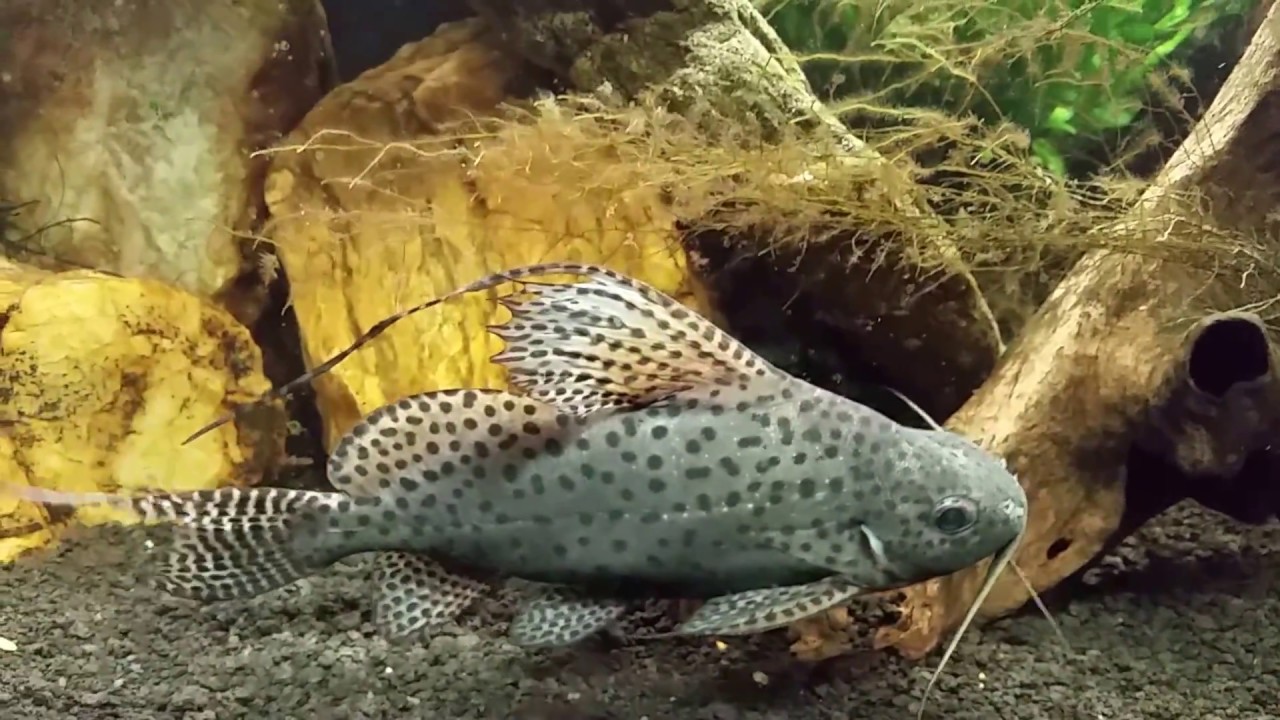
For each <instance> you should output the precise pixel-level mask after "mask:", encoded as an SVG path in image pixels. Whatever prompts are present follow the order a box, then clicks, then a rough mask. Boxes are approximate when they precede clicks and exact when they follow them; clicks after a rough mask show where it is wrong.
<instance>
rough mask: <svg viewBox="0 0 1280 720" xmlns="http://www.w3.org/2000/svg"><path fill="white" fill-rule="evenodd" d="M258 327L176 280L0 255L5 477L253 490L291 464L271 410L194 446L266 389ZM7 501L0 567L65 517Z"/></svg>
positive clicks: (88, 487)
mask: <svg viewBox="0 0 1280 720" xmlns="http://www.w3.org/2000/svg"><path fill="white" fill-rule="evenodd" d="M269 388H270V383H269V382H268V381H267V379H266V378H265V377H264V376H263V374H262V361H261V357H260V355H259V352H258V349H257V346H256V345H254V344H253V342H252V340H251V339H250V337H249V332H248V331H247V330H246V329H244V327H243V326H241V325H240V324H239V323H237V322H236V321H235V320H234V319H233V318H232V317H231V316H230V315H229V314H228V313H227V312H226V311H224V310H221V309H219V308H217V307H215V306H213V305H212V304H210V303H209V302H206V301H203V300H200V299H199V298H197V297H195V296H193V295H190V294H188V293H186V292H184V291H181V290H178V289H176V288H173V287H171V286H169V285H166V284H163V283H160V282H157V281H151V280H141V279H127V278H121V277H117V276H114V275H108V274H103V273H97V272H90V271H73V272H65V273H57V274H54V273H48V272H44V271H41V270H36V269H33V268H28V267H25V266H21V265H17V264H15V263H12V262H10V261H8V260H3V259H0V477H3V478H4V479H5V481H6V482H17V483H27V484H31V485H37V486H40V487H47V488H54V489H58V490H64V491H71V492H81V491H105V492H114V491H118V490H125V491H128V490H141V489H164V490H197V489H208V488H215V487H219V486H223V485H228V484H248V483H252V482H255V481H257V480H258V479H260V478H261V476H262V475H263V473H264V472H266V471H268V470H270V469H272V468H274V467H275V466H276V464H277V463H278V462H279V460H280V458H281V457H282V456H283V440H284V424H283V413H282V412H281V411H280V410H279V409H278V408H272V409H269V410H267V411H265V412H263V413H261V414H258V415H257V416H255V417H254V418H251V419H250V420H249V421H247V422H246V423H242V424H240V425H238V426H237V425H227V426H224V427H222V428H220V429H219V430H217V431H215V432H213V433H210V435H209V436H208V437H205V438H201V439H200V440H198V441H197V442H194V443H192V444H191V445H189V446H185V447H184V446H182V445H181V443H182V440H183V439H184V438H185V437H186V436H187V435H188V434H190V433H191V432H193V431H194V430H196V429H197V428H199V427H200V426H201V425H203V424H205V423H207V422H209V421H210V420H213V419H215V418H216V417H218V416H220V415H221V414H223V413H224V412H226V410H227V408H228V406H229V404H230V403H233V402H243V401H245V400H249V399H251V398H253V397H255V396H257V395H258V394H260V393H262V392H264V391H266V390H268V389H269ZM71 519H74V520H76V521H78V522H80V523H82V524H87V525H92V524H97V523H101V522H104V521H107V520H119V521H128V520H130V519H131V518H128V517H127V516H125V515H123V514H120V513H111V512H110V511H107V510H103V509H98V508H88V507H86V508H82V509H80V510H77V511H76V512H75V513H74V514H70V513H68V514H65V515H62V516H54V515H53V514H52V513H49V512H47V511H46V510H45V509H44V508H43V507H41V506H37V505H33V504H31V503H27V502H19V501H15V500H14V499H12V498H6V497H4V496H0V561H9V560H12V559H13V558H14V557H16V556H17V555H18V554H19V553H21V552H22V551H24V550H28V549H31V548H35V547H39V546H42V545H46V544H49V543H51V542H53V541H54V540H56V537H57V535H58V534H59V532H60V531H61V530H62V529H63V528H64V527H65V526H66V524H67V521H69V520H71Z"/></svg>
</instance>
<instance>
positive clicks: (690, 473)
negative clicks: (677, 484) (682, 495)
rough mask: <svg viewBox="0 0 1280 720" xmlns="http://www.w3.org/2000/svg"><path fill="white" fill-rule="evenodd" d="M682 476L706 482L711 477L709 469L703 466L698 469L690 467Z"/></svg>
mask: <svg viewBox="0 0 1280 720" xmlns="http://www.w3.org/2000/svg"><path fill="white" fill-rule="evenodd" d="M684 476H685V477H686V478H688V479H690V480H706V479H707V478H709V477H711V468H709V467H706V466H705V465H703V466H699V467H691V468H689V469H688V470H685V471H684Z"/></svg>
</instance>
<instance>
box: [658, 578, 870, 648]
mask: <svg viewBox="0 0 1280 720" xmlns="http://www.w3.org/2000/svg"><path fill="white" fill-rule="evenodd" d="M860 592H861V589H860V588H858V587H857V586H855V585H852V584H850V583H848V582H847V581H844V580H842V579H840V578H838V577H832V578H825V579H823V580H818V581H817V582H812V583H808V584H805V585H791V586H787V587H776V588H760V589H757V590H746V591H744V592H740V593H733V594H731V595H721V596H719V597H714V598H711V599H710V600H708V601H707V602H706V603H704V604H703V605H702V607H700V608H698V609H697V610H696V611H695V612H694V613H693V615H691V616H690V617H689V618H688V619H687V620H685V621H684V622H683V623H681V624H680V625H679V626H678V627H677V628H676V629H675V630H673V631H672V632H670V633H668V635H671V636H682V635H750V634H753V633H761V632H767V631H769V630H775V629H777V628H781V627H786V626H787V625H790V624H791V623H793V622H795V621H797V620H803V619H804V618H807V617H810V616H812V615H815V614H817V613H820V612H822V611H824V610H828V609H830V608H832V607H835V606H836V605H839V604H840V603H842V602H845V601H846V600H849V599H851V598H853V597H855V596H857V595H858V594H859V593H860ZM655 637H661V636H655Z"/></svg>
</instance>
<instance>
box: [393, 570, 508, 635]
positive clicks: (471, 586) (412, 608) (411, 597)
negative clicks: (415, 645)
mask: <svg viewBox="0 0 1280 720" xmlns="http://www.w3.org/2000/svg"><path fill="white" fill-rule="evenodd" d="M373 562H374V569H373V583H374V593H375V598H374V606H373V608H374V610H373V617H374V623H376V624H377V626H378V628H379V630H381V631H382V633H383V635H384V636H385V637H388V638H390V639H397V640H398V639H403V638H405V637H407V636H409V635H411V634H413V633H415V632H418V631H420V630H423V629H429V628H433V627H436V626H438V625H439V624H441V623H444V622H447V621H449V620H452V619H454V618H456V617H457V616H458V614H459V613H461V612H462V611H463V610H466V609H467V607H468V606H470V605H471V603H473V602H475V599H476V598H477V597H479V596H480V595H481V594H482V593H483V592H484V591H485V589H486V588H487V586H486V585H485V584H484V583H483V582H481V581H479V580H474V579H472V578H468V577H463V576H461V575H455V574H454V573H451V572H449V571H447V570H445V569H444V568H443V567H442V566H441V565H440V564H439V563H437V562H436V561H435V560H432V559H431V558H429V557H427V556H425V555H417V554H414V553H407V552H388V553H380V554H379V555H377V556H376V557H375V558H374V561H373Z"/></svg>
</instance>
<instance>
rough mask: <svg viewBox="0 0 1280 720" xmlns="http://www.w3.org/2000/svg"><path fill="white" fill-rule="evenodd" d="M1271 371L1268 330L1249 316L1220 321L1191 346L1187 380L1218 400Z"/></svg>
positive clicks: (1207, 328) (1212, 325) (1214, 323)
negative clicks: (1241, 384) (1237, 387)
mask: <svg viewBox="0 0 1280 720" xmlns="http://www.w3.org/2000/svg"><path fill="white" fill-rule="evenodd" d="M1270 371H1271V355H1270V347H1269V346H1268V344H1267V334H1266V330H1265V329H1264V328H1263V327H1262V325H1261V324H1259V322H1258V321H1257V320H1256V319H1254V318H1251V317H1247V316H1228V317H1223V318H1221V319H1217V320H1215V321H1213V322H1210V323H1208V325H1207V326H1206V327H1205V328H1204V329H1203V330H1202V331H1201V332H1200V334H1199V335H1198V336H1197V337H1196V339H1195V341H1194V342H1192V345H1191V356H1190V357H1189V358H1188V360H1187V379H1188V380H1189V381H1190V382H1191V384H1192V385H1193V386H1194V387H1195V388H1196V389H1198V390H1200V391H1201V392H1204V393H1208V394H1209V395H1212V396H1214V397H1216V398H1221V397H1223V396H1224V395H1226V394H1227V391H1229V390H1230V389H1231V388H1233V387H1235V386H1236V385H1238V384H1240V383H1247V382H1254V381H1257V380H1260V379H1261V378H1262V377H1263V376H1265V375H1266V374H1267V373H1269V372H1270Z"/></svg>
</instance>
